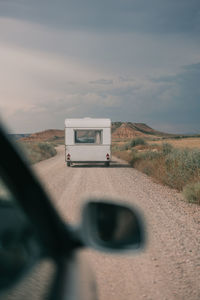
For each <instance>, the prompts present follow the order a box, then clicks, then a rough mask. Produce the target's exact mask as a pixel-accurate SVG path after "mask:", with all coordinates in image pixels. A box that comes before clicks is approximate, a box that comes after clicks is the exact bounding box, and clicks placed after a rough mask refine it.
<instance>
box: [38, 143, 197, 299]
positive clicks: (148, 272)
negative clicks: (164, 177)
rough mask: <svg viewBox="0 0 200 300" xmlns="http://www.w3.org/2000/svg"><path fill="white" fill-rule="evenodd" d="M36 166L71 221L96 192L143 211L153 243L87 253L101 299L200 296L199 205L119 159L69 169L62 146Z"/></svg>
mask: <svg viewBox="0 0 200 300" xmlns="http://www.w3.org/2000/svg"><path fill="white" fill-rule="evenodd" d="M35 169H36V171H37V173H38V174H39V176H40V178H41V179H42V181H43V182H44V184H45V186H46V189H47V190H48V191H49V193H50V194H51V195H52V198H53V201H54V203H55V205H56V207H57V208H58V210H59V211H60V213H61V214H62V216H63V218H65V219H66V220H67V221H70V222H74V223H77V222H78V220H79V217H80V211H81V207H82V205H83V203H84V202H85V199H86V198H88V197H92V196H95V197H98V196H99V197H112V198H116V199H121V200H120V201H122V202H124V201H126V202H129V203H131V204H133V205H136V206H137V207H139V209H140V210H141V211H142V212H143V215H144V217H145V220H146V225H147V229H148V243H147V246H146V248H145V250H144V251H143V252H142V253H141V254H136V255H128V256H122V255H115V256H114V255H112V256H111V255H109V254H102V253H98V252H95V251H92V250H89V251H86V253H85V255H86V256H87V257H89V258H88V259H89V260H90V262H91V264H92V265H93V269H94V270H95V272H96V276H97V281H98V286H99V298H100V300H103V299H104V300H118V299H120V300H128V299H130V300H132V299H148V300H150V299H154V300H161V299H163V300H164V299H166V300H167V299H168V300H173V299H176V300H177V299H179V300H184V299H185V300H186V299H187V300H188V299H191V300H194V299H195V300H197V299H200V234H199V229H200V208H199V207H198V206H196V205H190V204H187V203H185V202H184V201H183V200H182V198H181V195H180V194H178V193H176V191H174V190H171V189H169V188H167V187H163V186H161V185H158V184H156V183H154V182H153V181H152V180H151V179H149V178H148V177H147V176H145V175H143V174H141V173H140V172H138V171H137V170H135V169H132V168H130V167H129V165H127V164H126V163H124V162H121V161H118V160H117V161H115V162H113V163H112V164H111V166H110V168H105V167H103V166H100V165H99V166H97V165H75V166H73V167H71V168H67V167H66V165H65V163H64V148H63V147H59V148H58V155H57V156H56V157H54V158H52V159H49V160H47V161H43V162H41V163H38V164H37V165H36V166H35Z"/></svg>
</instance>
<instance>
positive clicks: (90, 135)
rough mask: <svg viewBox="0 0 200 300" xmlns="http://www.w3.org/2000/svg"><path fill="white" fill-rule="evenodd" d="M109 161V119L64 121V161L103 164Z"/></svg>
mask: <svg viewBox="0 0 200 300" xmlns="http://www.w3.org/2000/svg"><path fill="white" fill-rule="evenodd" d="M110 160H111V120H110V119H91V118H83V119H66V120H65V161H66V163H67V166H70V165H71V163H88V162H95V163H99V162H103V163H104V164H105V165H106V166H109V164H110Z"/></svg>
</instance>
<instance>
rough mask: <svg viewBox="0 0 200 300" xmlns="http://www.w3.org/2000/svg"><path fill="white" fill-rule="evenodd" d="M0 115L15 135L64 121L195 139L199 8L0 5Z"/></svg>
mask: <svg viewBox="0 0 200 300" xmlns="http://www.w3.org/2000/svg"><path fill="white" fill-rule="evenodd" d="M0 110H1V118H3V120H4V121H6V123H7V124H8V125H9V127H10V129H11V130H12V131H13V132H16V133H27V132H28V133H29V132H36V131H41V130H44V129H50V128H63V127H64V119H65V118H70V117H71V118H76V117H110V118H111V119H112V120H113V121H132V122H143V123H147V124H148V125H150V126H152V127H154V128H156V129H159V130H163V131H166V132H177V133H179V132H180V133H182V132H194V133H195V132H196V133H200V1H199V0H167V1H166V0H101V1H99V0H70V1H68V0H63V1H61V0H60V1H55V0H54V1H51V0H32V1H31V0H0Z"/></svg>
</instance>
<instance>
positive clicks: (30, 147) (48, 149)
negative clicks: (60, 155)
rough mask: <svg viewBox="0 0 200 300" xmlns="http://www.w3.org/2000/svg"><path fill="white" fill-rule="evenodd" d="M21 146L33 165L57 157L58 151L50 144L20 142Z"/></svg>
mask: <svg viewBox="0 0 200 300" xmlns="http://www.w3.org/2000/svg"><path fill="white" fill-rule="evenodd" d="M19 145H20V146H21V149H22V151H23V152H24V153H25V156H26V157H27V158H28V161H29V162H30V163H31V164H34V163H37V162H39V161H41V160H44V159H47V158H50V157H52V156H54V155H56V149H55V148H54V146H53V145H52V144H51V143H48V142H40V143H36V142H20V143H19Z"/></svg>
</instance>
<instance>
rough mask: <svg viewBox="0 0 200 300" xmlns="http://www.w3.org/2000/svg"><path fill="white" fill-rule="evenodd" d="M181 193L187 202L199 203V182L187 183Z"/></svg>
mask: <svg viewBox="0 0 200 300" xmlns="http://www.w3.org/2000/svg"><path fill="white" fill-rule="evenodd" d="M183 195H184V196H185V198H186V200H187V201H188V202H191V203H197V204H200V182H195V183H190V184H187V185H186V186H185V187H184V189H183Z"/></svg>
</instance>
